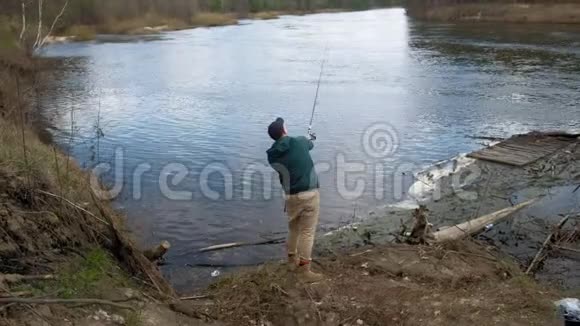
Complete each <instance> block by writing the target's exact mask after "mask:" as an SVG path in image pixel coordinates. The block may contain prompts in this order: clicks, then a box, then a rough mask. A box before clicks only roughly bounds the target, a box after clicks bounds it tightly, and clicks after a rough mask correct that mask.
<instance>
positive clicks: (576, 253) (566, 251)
mask: <svg viewBox="0 0 580 326" xmlns="http://www.w3.org/2000/svg"><path fill="white" fill-rule="evenodd" d="M552 248H553V249H554V250H556V251H557V252H558V254H559V255H560V256H563V257H566V258H568V259H573V260H578V261H580V249H574V248H569V247H564V246H557V245H552Z"/></svg>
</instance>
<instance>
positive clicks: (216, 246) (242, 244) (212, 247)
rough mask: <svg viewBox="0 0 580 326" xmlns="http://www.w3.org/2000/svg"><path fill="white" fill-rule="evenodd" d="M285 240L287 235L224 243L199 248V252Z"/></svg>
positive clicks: (275, 242)
mask: <svg viewBox="0 0 580 326" xmlns="http://www.w3.org/2000/svg"><path fill="white" fill-rule="evenodd" d="M285 240H286V237H283V238H277V239H272V240H265V241H258V242H232V243H224V244H219V245H215V246H210V247H206V248H202V249H199V251H198V252H209V251H217V250H224V249H230V248H238V247H247V246H263V245H270V244H279V243H282V242H284V241H285Z"/></svg>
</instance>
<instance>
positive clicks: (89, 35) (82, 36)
mask: <svg viewBox="0 0 580 326" xmlns="http://www.w3.org/2000/svg"><path fill="white" fill-rule="evenodd" d="M64 35H66V36H72V37H74V39H75V41H91V40H94V39H95V37H96V36H97V30H96V28H95V27H94V26H89V25H74V26H71V27H69V28H68V29H67V30H66V31H65V32H64Z"/></svg>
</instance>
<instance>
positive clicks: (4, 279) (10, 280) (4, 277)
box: [0, 274, 56, 284]
mask: <svg viewBox="0 0 580 326" xmlns="http://www.w3.org/2000/svg"><path fill="white" fill-rule="evenodd" d="M55 278H56V277H55V276H54V275H51V274H48V275H20V274H0V284H2V283H6V284H14V283H19V282H23V281H39V280H54V279H55Z"/></svg>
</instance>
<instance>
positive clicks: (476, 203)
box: [320, 141, 580, 289]
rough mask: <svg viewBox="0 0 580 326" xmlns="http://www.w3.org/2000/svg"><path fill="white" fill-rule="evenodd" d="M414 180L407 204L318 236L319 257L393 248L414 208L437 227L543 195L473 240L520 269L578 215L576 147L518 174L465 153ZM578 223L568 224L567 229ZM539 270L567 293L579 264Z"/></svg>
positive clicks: (551, 262) (578, 282) (579, 280)
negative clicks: (421, 208)
mask: <svg viewBox="0 0 580 326" xmlns="http://www.w3.org/2000/svg"><path fill="white" fill-rule="evenodd" d="M442 167H443V168H442ZM415 178H416V179H417V180H418V181H416V182H415V184H414V185H413V186H412V187H411V188H410V190H409V193H408V199H407V200H405V201H403V202H401V203H399V204H396V205H389V206H386V207H384V208H383V209H381V210H379V211H380V213H377V214H375V215H373V216H371V217H368V218H366V219H364V220H363V221H360V222H359V223H357V224H354V225H353V226H345V227H342V228H341V229H340V230H338V231H336V232H333V233H331V234H328V235H327V236H324V237H322V238H321V241H320V244H321V245H320V253H321V254H324V253H329V252H332V251H333V250H334V249H333V248H337V247H342V248H347V247H359V246H364V245H368V244H384V243H392V242H395V241H396V240H397V238H398V237H399V235H400V233H401V230H403V229H406V230H410V229H411V228H412V225H413V223H414V221H413V218H412V214H411V213H412V210H411V209H412V208H413V207H416V206H417V205H419V204H420V205H425V206H426V207H427V208H428V209H429V221H430V222H431V223H432V224H433V225H434V228H435V229H437V228H441V227H446V226H452V225H455V224H458V223H461V222H465V221H467V220H470V219H474V218H476V217H479V216H482V215H485V214H489V213H492V212H495V211H498V210H500V209H503V208H506V207H510V206H513V205H515V204H517V203H521V202H523V201H526V200H529V199H532V198H535V197H538V196H542V199H541V201H540V202H539V203H537V204H535V205H534V206H532V207H530V208H528V209H525V210H523V211H522V212H519V213H517V214H515V215H514V216H513V217H511V218H508V219H507V220H506V221H504V222H501V223H499V224H498V225H493V226H490V228H489V230H487V231H486V232H484V233H483V234H480V235H479V236H478V237H477V240H480V241H483V242H484V243H487V244H489V245H492V246H494V247H497V248H498V249H499V250H500V251H501V252H503V253H506V254H508V255H510V256H511V257H513V259H514V260H515V261H516V262H517V263H518V264H519V265H520V267H525V266H527V265H528V264H529V263H530V261H531V259H532V258H533V256H534V255H535V254H536V252H537V250H538V248H539V247H540V246H541V244H542V242H543V241H544V239H545V238H546V236H547V235H548V234H549V232H551V227H552V226H553V225H555V224H557V223H558V221H559V220H560V219H561V218H562V215H565V214H570V213H573V212H580V191H578V190H576V187H577V186H578V185H580V141H576V142H575V143H573V144H571V145H570V146H568V147H566V148H564V149H562V150H560V151H557V152H556V153H554V154H553V155H550V156H548V157H545V158H543V159H541V160H539V161H537V162H535V163H533V164H531V165H529V166H526V167H523V168H520V167H513V166H508V165H503V164H498V163H493V162H489V161H482V160H477V159H470V158H467V157H465V156H464V155H462V156H459V157H456V158H453V159H451V160H449V161H446V162H440V163H439V164H438V165H434V166H433V167H432V168H430V169H427V170H425V171H421V172H419V173H416V174H415ZM458 180H459V181H458ZM574 190H576V191H575V192H574ZM577 224H578V221H573V222H572V223H570V225H569V226H568V228H574V227H576V226H577ZM544 266H545V268H543V269H540V271H539V272H538V273H537V277H538V279H540V280H541V281H544V282H548V283H553V282H555V283H557V284H559V285H561V286H563V287H564V288H567V289H572V288H577V287H578V286H580V277H579V276H580V275H579V274H578V273H577V271H578V270H580V262H579V261H574V260H570V259H565V260H563V259H562V258H561V257H549V258H548V260H547V261H546V262H545V264H544Z"/></svg>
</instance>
